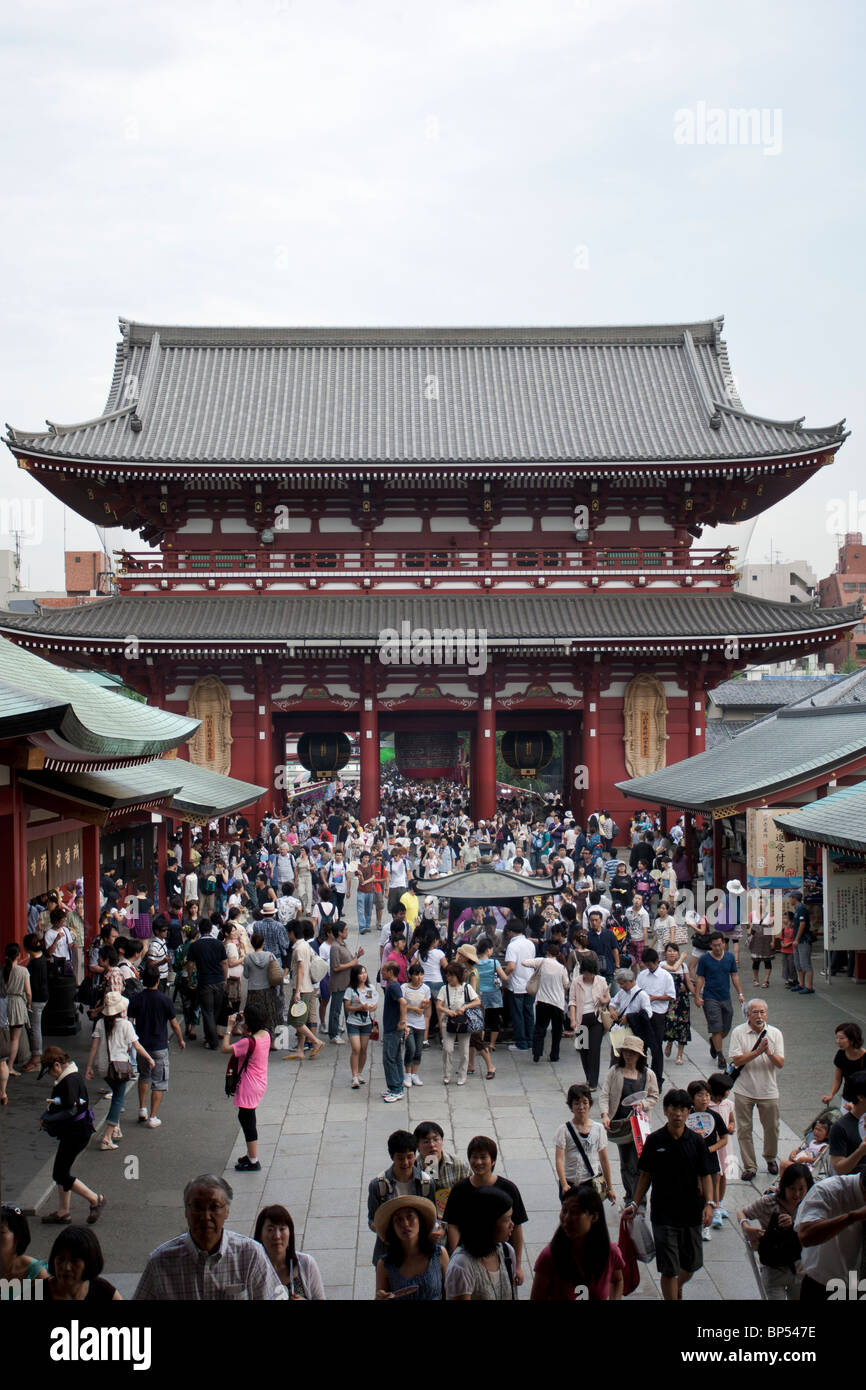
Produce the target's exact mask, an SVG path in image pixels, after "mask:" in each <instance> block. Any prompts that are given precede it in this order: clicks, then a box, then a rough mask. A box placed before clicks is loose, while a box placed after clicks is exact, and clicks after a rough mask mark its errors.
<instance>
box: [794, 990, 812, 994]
mask: <svg viewBox="0 0 866 1390" xmlns="http://www.w3.org/2000/svg"><path fill="white" fill-rule="evenodd" d="M798 993H799V994H814V993H815V991H814V990H813V989H801V990H799V991H798Z"/></svg>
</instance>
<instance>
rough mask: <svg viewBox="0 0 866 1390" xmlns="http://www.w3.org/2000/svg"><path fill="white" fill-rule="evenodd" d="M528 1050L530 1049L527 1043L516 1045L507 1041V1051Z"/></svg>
mask: <svg viewBox="0 0 866 1390" xmlns="http://www.w3.org/2000/svg"><path fill="white" fill-rule="evenodd" d="M530 1050H531V1049H530V1048H529V1046H528V1045H527V1046H526V1047H518V1046H517V1043H509V1044H508V1051H509V1052H529V1051H530Z"/></svg>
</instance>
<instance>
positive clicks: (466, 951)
mask: <svg viewBox="0 0 866 1390" xmlns="http://www.w3.org/2000/svg"><path fill="white" fill-rule="evenodd" d="M457 954H458V956H465V957H466V959H467V960H471V961H472V964H473V965H477V964H478V952H477V951H476V949H475V947H474V946H473V945H472V942H471V941H466V942H464V944H463V945H462V946H458V947H457Z"/></svg>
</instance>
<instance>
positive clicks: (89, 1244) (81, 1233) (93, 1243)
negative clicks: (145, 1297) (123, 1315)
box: [44, 1226, 120, 1303]
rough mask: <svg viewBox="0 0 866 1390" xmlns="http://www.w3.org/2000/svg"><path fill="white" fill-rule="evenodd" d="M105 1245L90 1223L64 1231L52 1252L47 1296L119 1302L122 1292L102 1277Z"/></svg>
mask: <svg viewBox="0 0 866 1390" xmlns="http://www.w3.org/2000/svg"><path fill="white" fill-rule="evenodd" d="M104 1263H105V1261H104V1260H103V1258H102V1247H101V1246H100V1244H99V1241H98V1240H97V1239H96V1236H95V1235H94V1233H93V1231H88V1229H87V1227H86V1226H70V1227H69V1229H68V1231H61V1233H60V1235H59V1236H58V1237H57V1239H56V1240H55V1242H54V1244H53V1245H52V1247H51V1254H50V1255H49V1256H48V1274H49V1278H48V1279H47V1280H46V1283H45V1289H44V1297H45V1298H47V1299H51V1300H52V1301H54V1302H64V1303H66V1302H75V1303H119V1302H120V1294H119V1293H118V1292H117V1289H116V1288H115V1287H114V1285H113V1284H109V1282H108V1280H107V1279H101V1278H100V1277H99V1276H100V1275H101V1274H102V1270H103V1266H104Z"/></svg>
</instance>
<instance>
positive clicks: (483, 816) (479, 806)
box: [473, 680, 496, 820]
mask: <svg viewBox="0 0 866 1390" xmlns="http://www.w3.org/2000/svg"><path fill="white" fill-rule="evenodd" d="M474 773H475V776H474V778H473V781H474V784H475V797H474V803H475V806H474V815H475V818H476V820H489V819H490V817H491V816H493V815H495V814H496V709H495V699H494V694H493V682H492V680H484V681H482V683H481V690H480V692H479V697H478V708H477V710H476V719H475V767H474Z"/></svg>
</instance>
